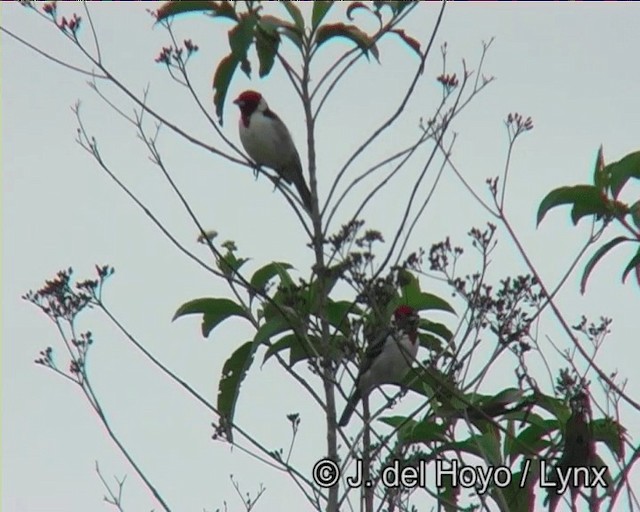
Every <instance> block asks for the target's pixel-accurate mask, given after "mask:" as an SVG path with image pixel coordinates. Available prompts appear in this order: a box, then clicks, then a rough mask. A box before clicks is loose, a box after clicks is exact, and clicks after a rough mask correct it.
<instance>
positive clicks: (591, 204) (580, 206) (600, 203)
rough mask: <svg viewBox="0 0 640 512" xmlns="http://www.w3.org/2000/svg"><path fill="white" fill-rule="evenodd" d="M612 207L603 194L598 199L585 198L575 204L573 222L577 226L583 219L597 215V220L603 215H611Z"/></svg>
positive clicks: (572, 210) (572, 214) (572, 213)
mask: <svg viewBox="0 0 640 512" xmlns="http://www.w3.org/2000/svg"><path fill="white" fill-rule="evenodd" d="M610 207H611V203H610V202H609V200H608V199H607V198H606V196H604V195H603V194H600V195H599V196H598V197H594V196H589V197H583V198H581V199H579V200H578V201H576V202H575V203H574V205H573V208H572V209H571V221H572V222H573V224H574V225H576V224H578V221H580V219H581V218H582V217H587V216H590V215H595V216H596V218H597V217H599V216H602V215H606V214H611V213H612V212H611V208H610Z"/></svg>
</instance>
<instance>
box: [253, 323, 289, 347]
mask: <svg viewBox="0 0 640 512" xmlns="http://www.w3.org/2000/svg"><path fill="white" fill-rule="evenodd" d="M290 330H291V324H290V323H289V322H288V321H287V320H285V319H284V318H279V317H276V318H273V319H272V320H269V321H268V322H265V323H264V324H263V325H261V326H260V328H259V329H258V332H256V334H255V336H254V337H253V344H254V345H255V346H256V348H257V347H258V345H261V344H264V343H267V342H268V341H269V340H270V339H271V337H272V336H275V335H277V334H280V333H283V332H285V331H290Z"/></svg>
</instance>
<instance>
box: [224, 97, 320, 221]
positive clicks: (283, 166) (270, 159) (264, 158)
mask: <svg viewBox="0 0 640 512" xmlns="http://www.w3.org/2000/svg"><path fill="white" fill-rule="evenodd" d="M234 103H235V104H236V105H238V107H239V108H240V122H239V127H240V141H241V142H242V146H243V147H244V149H245V151H246V152H247V154H248V155H249V156H250V157H251V158H252V159H253V160H254V161H255V163H256V164H258V165H259V166H265V167H269V168H271V169H273V170H274V171H276V173H277V174H278V176H279V177H280V178H282V179H283V180H284V181H285V182H287V183H289V184H293V185H294V186H295V187H296V189H297V190H298V194H300V199H301V200H302V204H303V205H304V207H305V208H306V210H307V211H309V212H311V192H310V191H309V187H308V186H307V183H306V182H305V180H304V175H303V174H302V164H301V162H300V155H298V150H297V149H296V146H295V144H294V142H293V138H292V137H291V134H290V133H289V130H288V129H287V127H286V125H285V124H284V123H283V122H282V121H281V120H280V118H279V117H278V116H277V115H276V114H275V113H274V112H273V111H272V110H270V109H269V105H267V102H266V101H265V99H264V98H263V97H262V94H260V93H259V92H256V91H244V92H243V93H242V94H240V96H238V97H237V98H236V99H235V100H234Z"/></svg>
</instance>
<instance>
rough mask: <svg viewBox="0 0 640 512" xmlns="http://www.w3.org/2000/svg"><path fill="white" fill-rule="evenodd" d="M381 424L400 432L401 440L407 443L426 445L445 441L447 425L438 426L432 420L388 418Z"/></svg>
mask: <svg viewBox="0 0 640 512" xmlns="http://www.w3.org/2000/svg"><path fill="white" fill-rule="evenodd" d="M380 422H382V423H384V424H386V425H389V426H391V427H393V428H394V429H397V430H398V438H399V440H400V441H401V442H402V443H403V444H405V443H426V444H430V443H433V442H440V441H444V440H445V438H446V434H447V428H448V426H447V425H444V424H438V423H435V422H433V421H431V420H426V421H416V420H414V419H413V418H406V417H404V416H386V417H383V418H380Z"/></svg>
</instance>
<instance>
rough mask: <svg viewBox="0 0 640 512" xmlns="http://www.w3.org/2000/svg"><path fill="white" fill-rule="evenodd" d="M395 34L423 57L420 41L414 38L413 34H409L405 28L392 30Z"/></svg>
mask: <svg viewBox="0 0 640 512" xmlns="http://www.w3.org/2000/svg"><path fill="white" fill-rule="evenodd" d="M391 32H393V33H394V34H396V35H398V36H399V37H400V38H401V39H402V40H403V41H404V42H405V43H406V44H407V45H408V46H409V48H411V49H412V50H413V51H414V52H416V53H417V54H418V57H420V58H422V52H421V51H420V41H418V40H417V39H414V38H413V37H411V36H408V35H407V34H406V33H405V31H404V30H401V29H397V28H395V29H393V30H391Z"/></svg>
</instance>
